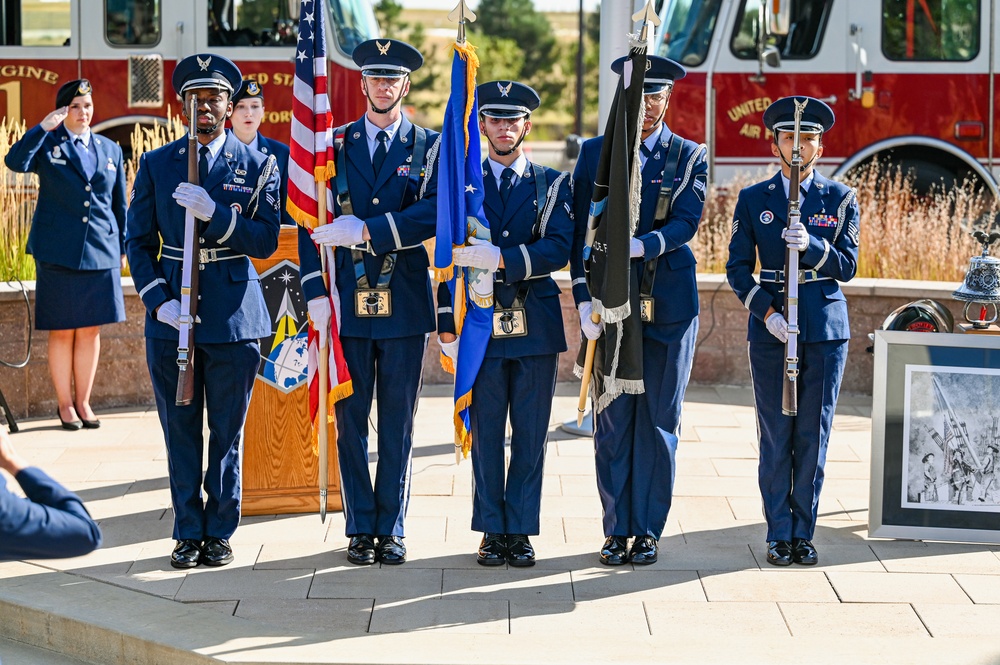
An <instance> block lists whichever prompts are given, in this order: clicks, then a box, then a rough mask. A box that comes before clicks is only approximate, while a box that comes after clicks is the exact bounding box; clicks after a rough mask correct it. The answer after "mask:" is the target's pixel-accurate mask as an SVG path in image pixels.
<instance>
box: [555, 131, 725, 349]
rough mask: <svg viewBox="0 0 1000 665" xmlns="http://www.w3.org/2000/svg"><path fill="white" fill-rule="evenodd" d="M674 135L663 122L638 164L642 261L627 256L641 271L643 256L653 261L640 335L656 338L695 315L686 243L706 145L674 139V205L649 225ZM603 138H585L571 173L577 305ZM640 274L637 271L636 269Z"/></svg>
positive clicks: (584, 294) (699, 200)
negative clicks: (677, 150) (647, 314)
mask: <svg viewBox="0 0 1000 665" xmlns="http://www.w3.org/2000/svg"><path fill="white" fill-rule="evenodd" d="M673 135H674V134H673V133H672V132H671V131H670V129H668V128H667V126H666V125H663V129H662V131H661V133H660V145H659V148H658V149H657V150H655V151H654V153H653V154H652V155H651V156H650V157H649V158H648V159H647V160H646V165H645V167H643V169H642V203H641V206H640V209H639V226H638V228H637V229H636V231H635V237H636V238H638V239H639V240H641V241H642V244H643V247H644V248H645V256H644V258H643V260H638V259H634V260H633V261H632V269H633V270H641V269H642V268H643V266H644V265H645V261H648V260H656V262H657V266H656V279H655V281H654V282H653V289H652V296H653V300H654V307H653V309H654V315H653V323H651V324H644V325H643V335H644V336H652V337H656V336H657V335H656V333H657V329H658V328H659V327H660V326H663V325H666V324H671V323H679V322H681V321H689V320H691V319H693V318H694V317H696V316H698V311H699V305H698V282H697V276H696V269H697V268H696V267H697V263H698V262H697V261H696V260H695V258H694V253H693V252H692V251H691V248H690V247H688V245H687V243H688V242H689V241H690V240H691V238H693V237H694V234H695V233H696V232H697V231H698V224H699V223H700V222H701V214H702V210H703V209H704V207H705V192H706V184H707V179H708V163H707V162H706V160H705V157H706V154H707V150H706V148H705V146H704V145H699V144H697V143H695V142H694V141H689V140H687V139H682V138H681V137H680V136H678V137H677V138H678V139H680V140H682V141H683V142H684V143H683V145H682V148H681V154H680V161H679V163H678V166H677V175H676V177H675V178H674V191H673V196H672V200H673V205H672V206H671V209H670V214H669V215H668V216H667V220H666V222H665V223H664V224H663V226H661V227H660V228H659V229H658V230H655V231H654V230H653V223H654V220H655V217H656V202H657V199H658V198H659V195H660V183H661V181H662V179H663V167H664V164H665V163H666V161H667V146H668V144H669V141H670V137H671V136H673ZM603 143H604V137H603V136H598V137H597V138H593V139H590V140H588V141H584V143H583V147H582V149H581V151H580V158H579V160H577V163H576V170H575V171H574V173H573V190H574V194H573V198H574V210H575V212H576V233H575V236H574V239H573V251H572V253H571V254H570V270H571V273H572V276H573V298H574V300H575V301H576V302H577V304H579V303H580V302H582V301H584V300H590V293H589V292H588V291H587V284H586V281H585V275H584V270H583V245H584V241H585V238H586V234H587V217H588V212H589V210H590V200H591V197H592V196H593V194H594V179H595V178H596V177H597V162H598V160H599V159H600V157H601V146H602V145H603ZM640 279H641V273H640Z"/></svg>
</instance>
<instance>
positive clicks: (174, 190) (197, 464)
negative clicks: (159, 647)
mask: <svg viewBox="0 0 1000 665" xmlns="http://www.w3.org/2000/svg"><path fill="white" fill-rule="evenodd" d="M241 78H242V77H241V75H240V70H239V69H238V68H237V67H236V65H234V64H233V63H232V62H230V61H229V60H227V59H226V58H223V57H222V56H219V55H214V54H211V53H199V54H196V55H191V56H188V57H187V58H184V59H183V60H181V61H180V62H179V63H178V64H177V67H176V68H175V69H174V74H173V87H174V91H175V92H176V93H177V95H178V96H179V97H180V98H181V99H182V100H184V101H185V104H184V114H185V116H187V115H188V114H189V113H190V111H189V110H188V104H187V102H189V101H190V99H191V98H192V97H194V98H195V99H196V100H197V113H196V117H194V118H188V122H193V123H196V126H197V133H198V134H197V136H198V143H199V146H200V147H199V148H198V151H199V153H200V157H199V171H200V172H201V173H202V174H203V175H202V176H201V177H200V178H199V182H200V184H199V185H194V184H190V183H189V182H188V175H187V174H188V171H187V165H188V156H189V155H188V153H187V150H188V139H187V137H186V136H185V137H183V138H181V139H178V140H177V141H174V142H173V143H168V144H167V145H165V146H163V147H162V148H158V149H156V150H153V151H152V152H147V153H145V154H144V155H143V156H142V158H141V159H140V161H139V170H138V172H137V173H136V177H135V185H134V187H133V189H132V203H131V205H130V206H129V209H128V233H127V241H126V250H127V252H128V258H129V264H130V265H131V266H132V277H133V279H134V281H135V288H136V291H138V293H139V297H140V298H142V302H143V304H144V305H145V306H146V363H147V365H149V374H150V378H151V379H152V383H153V394H154V397H155V398H156V410H157V413H158V414H159V416H160V425H161V427H162V428H163V434H164V439H165V440H166V444H167V463H168V466H169V468H170V498H171V501H172V504H173V509H174V529H173V538H174V540H176V541H177V543H176V545H175V547H174V550H173V552H172V553H171V555H170V565H171V566H173V567H174V568H193V567H195V566H197V565H199V564H202V565H206V566H224V565H226V564H228V563H230V562H232V561H233V550H232V547H231V546H230V544H229V538H230V537H231V536H232V534H233V533H234V532H235V531H236V527H237V526H238V525H239V522H240V500H241V491H240V489H241V480H240V460H241V458H242V453H241V446H242V443H243V424H244V422H245V421H246V415H247V407H248V406H249V404H250V394H251V391H252V390H253V385H254V380H255V379H256V376H257V368H258V366H259V364H260V345H259V343H258V340H259V339H260V338H261V337H266V336H267V335H270V334H271V320H270V316H269V315H268V312H267V306H266V304H265V303H264V294H263V292H262V291H261V287H260V277H259V276H258V275H257V271H256V270H254V267H253V264H252V263H251V261H250V257H254V258H267V257H268V256H270V255H271V254H273V253H274V250H275V249H277V247H278V231H279V227H280V225H281V222H280V214H281V206H280V202H279V201H278V189H279V186H278V174H277V171H278V169H277V165H276V164H275V159H274V156H273V155H264V154H263V153H261V152H260V151H258V150H251V149H250V148H249V147H247V145H246V144H244V143H243V142H242V141H240V140H239V139H237V138H236V137H235V136H233V135H231V134H227V133H226V131H225V122H226V118H227V117H229V115H230V113H232V102H231V99H230V96H231V95H232V94H233V91H234V90H235V89H237V88H238V87H239V85H240V80H241ZM187 211H190V212H191V213H192V214H193V215H194V217H195V223H196V224H197V225H198V229H199V232H198V235H199V237H198V246H197V248H198V250H199V251H197V252H195V257H196V261H197V265H195V266H194V268H195V269H197V270H198V274H199V293H198V302H199V305H198V319H197V320H196V322H195V324H194V341H195V348H194V349H193V350H192V351H191V353H192V358H193V360H192V362H193V364H194V371H193V378H192V380H193V382H194V397H193V399H192V400H191V403H190V404H187V405H183V406H181V405H177V403H176V401H175V396H176V394H177V383H178V371H177V359H178V341H179V339H178V330H179V327H180V316H181V306H180V301H179V299H180V297H181V274H182V266H183V254H184V231H185V216H186V212H187ZM161 240H162V250H161ZM189 371H190V370H189ZM206 415H207V422H208V430H209V439H208V455H207V457H208V467H207V469H206V470H205V471H204V472H202V456H203V453H204V450H205V441H204V438H203V436H202V431H203V424H204V422H205V420H206ZM202 487H204V490H205V494H206V495H207V499H203V497H202Z"/></svg>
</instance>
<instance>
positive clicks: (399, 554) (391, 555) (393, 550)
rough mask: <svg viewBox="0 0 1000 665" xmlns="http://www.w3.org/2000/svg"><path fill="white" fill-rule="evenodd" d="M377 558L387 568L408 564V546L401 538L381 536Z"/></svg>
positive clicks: (376, 551)
mask: <svg viewBox="0 0 1000 665" xmlns="http://www.w3.org/2000/svg"><path fill="white" fill-rule="evenodd" d="M375 556H376V558H378V560H379V561H381V562H382V563H384V564H386V565H387V566H398V565H399V564H401V563H406V545H404V544H403V539H402V538H400V537H399V536H379V537H378V545H377V546H376V547H375Z"/></svg>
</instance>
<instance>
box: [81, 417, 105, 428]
mask: <svg viewBox="0 0 1000 665" xmlns="http://www.w3.org/2000/svg"><path fill="white" fill-rule="evenodd" d="M80 424H81V425H83V429H97V428H98V427H100V426H101V421H100V420H97V419H96V418H95V419H93V420H87V419H86V418H84V417H82V416H81V417H80Z"/></svg>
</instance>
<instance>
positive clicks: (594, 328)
mask: <svg viewBox="0 0 1000 665" xmlns="http://www.w3.org/2000/svg"><path fill="white" fill-rule="evenodd" d="M577 309H579V310H580V330H582V331H583V336H584V337H586V338H587V339H597V338H598V337H600V336H601V333H602V332H603V331H604V322H603V321H601V322H600V323H594V322H593V321H591V320H590V315H591V313H592V312H593V311H594V310H593V304H592V303H591V302H590V301H589V300H585V301H583V302H582V303H580V305H579V306H578V307H577Z"/></svg>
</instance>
